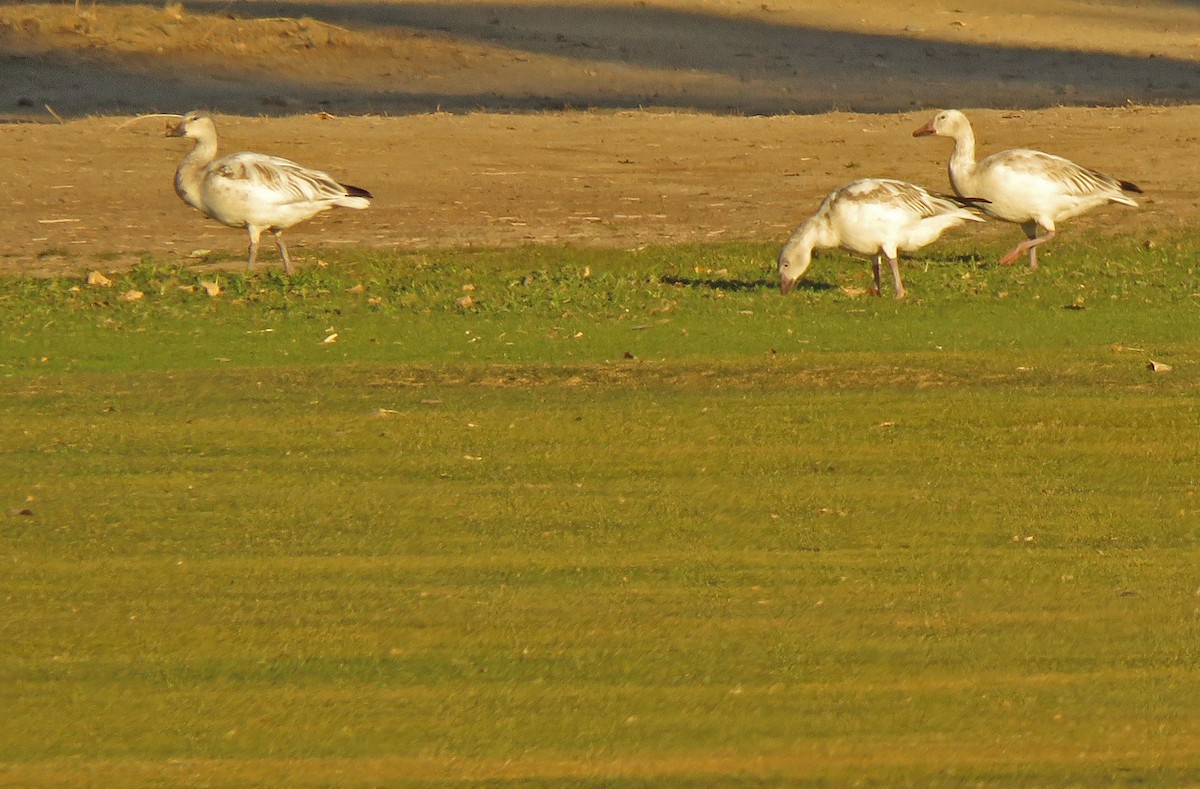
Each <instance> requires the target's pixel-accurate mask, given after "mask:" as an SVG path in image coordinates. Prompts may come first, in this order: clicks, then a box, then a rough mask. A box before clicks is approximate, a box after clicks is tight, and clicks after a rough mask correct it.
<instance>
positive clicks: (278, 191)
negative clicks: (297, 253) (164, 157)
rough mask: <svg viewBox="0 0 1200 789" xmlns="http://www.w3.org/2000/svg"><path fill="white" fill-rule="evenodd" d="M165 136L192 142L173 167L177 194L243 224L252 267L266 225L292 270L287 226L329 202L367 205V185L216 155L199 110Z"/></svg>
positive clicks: (283, 164)
mask: <svg viewBox="0 0 1200 789" xmlns="http://www.w3.org/2000/svg"><path fill="white" fill-rule="evenodd" d="M167 136H168V137H189V138H191V139H193V140H195V141H196V144H195V145H194V146H193V147H192V150H191V151H189V152H188V154H187V156H185V157H183V161H182V162H180V163H179V168H178V169H177V170H176V171H175V193H176V194H178V195H179V196H180V197H181V198H183V201H184V202H185V203H187V204H188V205H190V206H192V207H193V208H196V209H198V210H199V211H200V213H202V214H204V215H205V216H207V217H209V218H210V219H215V220H217V221H218V222H221V223H223V224H226V225H229V226H230V227H244V228H246V230H247V232H249V234H250V258H249V261H248V263H247V268H254V258H255V256H256V255H257V254H258V239H259V237H260V236H262V232H263V231H264V230H269V231H270V232H271V235H273V236H274V237H275V245H276V246H277V247H279V255H280V257H282V258H283V268H284V271H286V272H288V273H289V274H290V273H291V271H292V261H291V258H289V257H288V252H287V246H286V245H284V243H283V236H282V235H281V233H282V232H283V230H284V229H285V228H289V227H291V226H292V225H294V224H296V223H297V222H303V221H304V220H305V219H311V218H312V217H314V216H316V215H317V214H319V213H321V212H322V211H324V210H326V209H328V208H332V207H333V206H341V207H343V208H366V207H367V206H369V205H370V204H371V199H372V195H371V193H370V192H368V191H367V190H365V189H359V188H358V187H357V186H345V185H343V184H339V183H338V182H337V181H335V180H333V178H331V177H329V175H327V174H326V173H323V172H320V171H319V170H310V169H308V168H307V167H301V166H300V165H298V164H296V163H295V162H292V161H289V160H287V159H281V158H279V157H277V156H267V155H265V154H261V153H234V154H230V155H229V156H222V157H221V158H220V159H217V158H216V155H217V127H216V125H215V124H214V123H213V120H212V118H210V117H209V116H208V115H205V114H203V113H200V112H196V111H192V112H189V113H188V114H187V115H184V116H183V119H182V120H181V121H180V122H179V124H178V125H176V126H175V127H173V128H171V129H170V130H169V131H168V132H167Z"/></svg>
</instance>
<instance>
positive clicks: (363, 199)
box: [334, 184, 375, 208]
mask: <svg viewBox="0 0 1200 789" xmlns="http://www.w3.org/2000/svg"><path fill="white" fill-rule="evenodd" d="M338 186H340V187H342V188H343V189H345V190H346V196H345V197H342V198H339V199H338V200H335V201H334V204H335V205H339V206H341V207H342V208H366V207H367V206H369V205H371V201H372V200H374V199H375V195H373V194H371V193H370V192H368V191H367V190H366V189H362V188H360V187H357V186H350V185H349V184H338Z"/></svg>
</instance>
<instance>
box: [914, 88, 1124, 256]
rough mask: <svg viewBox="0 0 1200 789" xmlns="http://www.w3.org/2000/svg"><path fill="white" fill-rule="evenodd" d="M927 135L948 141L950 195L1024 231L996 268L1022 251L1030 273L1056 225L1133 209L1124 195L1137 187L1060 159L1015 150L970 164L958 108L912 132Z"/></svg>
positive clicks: (971, 147)
mask: <svg viewBox="0 0 1200 789" xmlns="http://www.w3.org/2000/svg"><path fill="white" fill-rule="evenodd" d="M930 134H934V135H937V136H939V137H950V138H951V139H953V140H954V152H953V153H951V154H950V166H949V169H950V184H951V186H953V187H954V191H955V192H956V193H958V194H959V195H972V196H974V197H981V198H984V199H986V200H987V201H988V202H987V204H986V205H985V206H983V207H982V208H983V210H984V212H985V213H987V214H989V215H991V216H994V217H995V218H996V219H1002V220H1004V221H1005V222H1013V223H1015V224H1018V225H1020V226H1021V229H1022V230H1024V231H1025V236H1026V239H1027V240H1025V241H1022V242H1021V243H1020V244H1017V245H1016V246H1015V247H1013V248H1012V250H1010V251H1009V252H1008V253H1007V254H1005V255H1004V257H1002V258H1000V263H1001V265H1008V264H1009V263H1012V262H1013V261H1015V260H1016V259H1017V258H1019V257H1021V255H1023V254H1024V253H1025V252H1028V253H1029V267H1030V268H1031V269H1036V268H1037V248H1038V245H1040V244H1044V243H1046V242H1047V241H1049V240H1050V239H1052V238H1054V235H1055V233H1056V231H1057V227H1058V223H1059V222H1062V221H1064V220H1066V219H1070V218H1072V217H1075V216H1079V215H1080V214H1082V213H1084V212H1085V211H1090V210H1091V209H1093V208H1096V207H1097V206H1101V205H1104V204H1106V203H1121V204H1122V205H1127V206H1132V207H1134V208H1137V201H1135V200H1134V199H1133V198H1132V197H1128V196H1126V195H1125V194H1124V193H1125V192H1138V193H1140V192H1141V191H1142V190H1141V189H1140V188H1139V187H1138V186H1137V184H1132V183H1130V182H1129V181H1119V180H1117V179H1116V178H1113V177H1112V176H1110V175H1105V174H1104V173H1102V172H1099V171H1097V170H1090V169H1088V168H1086V167H1081V166H1080V165H1078V164H1076V163H1075V162H1072V161H1071V160H1070V159H1064V158H1063V157H1061V156H1055V155H1053V154H1049V153H1042V152H1041V151H1031V150H1027V149H1023V148H1018V149H1013V150H1008V151H1000V152H999V153H994V154H992V155H991V156H988V157H986V158H985V159H984V160H983V161H981V162H976V161H975V133H974V132H973V131H972V130H971V123H970V121H968V120H967V116H966V115H963V114H962V113H961V112H959V111H958V110H943V111H941V112H939V113H938V114H937V115H935V116H934V118H933V120H931V121H929V123H927V124H925V125H924V126H922V127H921V128H919V129H917V130H916V131H915V132H913V136H914V137H924V136H926V135H930ZM1039 230H1040V231H1041V232H1040V233H1039Z"/></svg>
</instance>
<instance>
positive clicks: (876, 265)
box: [871, 252, 883, 296]
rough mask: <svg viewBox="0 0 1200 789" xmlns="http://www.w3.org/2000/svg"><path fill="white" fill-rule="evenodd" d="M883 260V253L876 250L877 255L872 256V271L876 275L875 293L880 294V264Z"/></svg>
mask: <svg viewBox="0 0 1200 789" xmlns="http://www.w3.org/2000/svg"><path fill="white" fill-rule="evenodd" d="M882 262H883V255H881V254H880V253H878V252H876V253H875V257H873V258H871V273H872V274H874V275H875V291H874V295H876V296H878V295H879V292H880V291H879V266H880V265H881V264H882Z"/></svg>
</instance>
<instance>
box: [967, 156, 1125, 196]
mask: <svg viewBox="0 0 1200 789" xmlns="http://www.w3.org/2000/svg"><path fill="white" fill-rule="evenodd" d="M985 163H986V164H987V166H989V167H992V168H994V169H996V170H997V171H998V172H999V171H1008V172H1010V173H1011V174H1012V175H1013V176H1015V177H1017V178H1022V177H1024V178H1037V179H1040V180H1042V181H1045V182H1048V183H1050V184H1052V185H1053V187H1054V189H1055V190H1056V191H1058V192H1059V193H1061V194H1063V195H1068V196H1071V197H1087V196H1090V195H1097V194H1105V193H1114V192H1115V193H1117V194H1119V193H1120V192H1121V190H1122V189H1123V188H1125V187H1126V184H1124V183H1122V182H1121V181H1118V180H1117V179H1116V178H1113V177H1112V176H1111V175H1106V174H1105V173H1102V172H1100V171H1099V170H1092V169H1090V168H1087V167H1083V166H1081V165H1078V164H1076V163H1075V162H1073V161H1071V160H1070V159H1064V158H1063V157H1061V156H1055V155H1054V154H1052V153H1043V152H1042V151H1030V150H1013V151H1001V152H1000V153H997V154H994V155H992V156H989V157H988V158H987V159H985V160H984V161H983V162H981V163H980V164H981V166H983V165H984V164H985ZM1129 186H1132V184H1129ZM1135 188H1136V187H1135ZM1131 191H1132V190H1131ZM1139 191H1140V190H1139Z"/></svg>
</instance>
